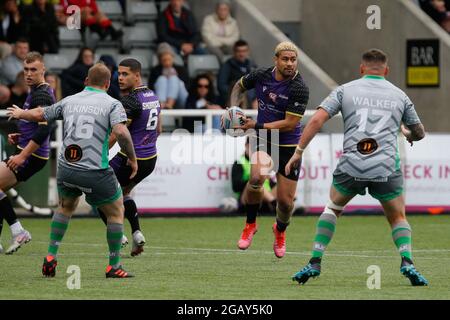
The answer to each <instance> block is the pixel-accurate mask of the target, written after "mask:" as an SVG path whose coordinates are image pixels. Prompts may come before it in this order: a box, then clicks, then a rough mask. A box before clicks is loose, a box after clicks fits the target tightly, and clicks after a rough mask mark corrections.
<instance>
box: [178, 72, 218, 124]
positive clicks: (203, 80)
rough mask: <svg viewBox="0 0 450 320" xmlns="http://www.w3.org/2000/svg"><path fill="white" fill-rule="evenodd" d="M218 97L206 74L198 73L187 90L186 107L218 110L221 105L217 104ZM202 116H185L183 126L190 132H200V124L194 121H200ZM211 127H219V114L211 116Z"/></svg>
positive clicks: (202, 118)
mask: <svg viewBox="0 0 450 320" xmlns="http://www.w3.org/2000/svg"><path fill="white" fill-rule="evenodd" d="M217 103H218V99H217V96H216V95H215V93H214V85H213V82H212V81H211V79H210V78H209V76H208V75H206V74H199V75H198V76H197V77H196V78H195V79H194V81H193V82H192V86H191V88H190V91H189V97H188V99H187V102H186V109H209V110H220V109H222V107H221V106H220V105H218V104H217ZM202 120H204V117H185V118H183V128H185V129H187V130H189V131H190V132H194V131H195V132H197V131H199V132H202V131H203V129H202V125H200V126H197V124H196V123H194V122H195V121H198V122H201V121H202ZM213 129H221V128H220V116H213Z"/></svg>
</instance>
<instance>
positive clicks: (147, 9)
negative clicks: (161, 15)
mask: <svg viewBox="0 0 450 320" xmlns="http://www.w3.org/2000/svg"><path fill="white" fill-rule="evenodd" d="M129 11H130V12H129V13H128V14H129V15H130V17H129V18H130V20H131V21H133V22H137V21H154V20H156V19H157V18H158V10H157V9H156V5H155V3H154V2H140V1H132V2H131V3H130V10H129Z"/></svg>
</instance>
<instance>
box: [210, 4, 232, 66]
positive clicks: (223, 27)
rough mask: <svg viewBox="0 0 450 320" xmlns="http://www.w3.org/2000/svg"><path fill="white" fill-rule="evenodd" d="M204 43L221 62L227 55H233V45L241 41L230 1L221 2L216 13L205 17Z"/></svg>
mask: <svg viewBox="0 0 450 320" xmlns="http://www.w3.org/2000/svg"><path fill="white" fill-rule="evenodd" d="M202 37H203V41H204V42H205V43H206V45H207V49H208V51H209V52H211V53H213V54H215V55H216V56H217V57H218V58H219V60H220V62H221V63H222V62H224V56H225V55H231V54H232V52H233V45H234V43H235V42H236V41H238V40H239V28H238V24H237V22H236V20H235V19H234V18H233V17H231V15H230V1H228V0H219V1H218V2H217V5H216V12H215V13H212V14H210V15H208V16H206V17H205V19H204V20H203V25H202Z"/></svg>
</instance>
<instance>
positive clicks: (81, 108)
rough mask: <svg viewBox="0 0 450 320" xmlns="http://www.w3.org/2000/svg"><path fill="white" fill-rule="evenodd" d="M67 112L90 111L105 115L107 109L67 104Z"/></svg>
mask: <svg viewBox="0 0 450 320" xmlns="http://www.w3.org/2000/svg"><path fill="white" fill-rule="evenodd" d="M65 110H66V111H67V112H68V113H83V114H84V113H91V114H95V115H100V114H101V115H102V116H104V117H105V116H106V115H107V114H108V110H106V109H105V108H100V107H96V106H86V105H77V104H75V105H70V104H69V105H68V106H67V107H66V109H65Z"/></svg>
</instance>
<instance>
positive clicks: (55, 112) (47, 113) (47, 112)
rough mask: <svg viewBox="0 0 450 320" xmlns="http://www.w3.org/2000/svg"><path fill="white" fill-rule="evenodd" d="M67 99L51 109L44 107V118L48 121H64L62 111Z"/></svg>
mask: <svg viewBox="0 0 450 320" xmlns="http://www.w3.org/2000/svg"><path fill="white" fill-rule="evenodd" d="M64 100H65V99H63V100H61V101H59V102H57V103H55V104H52V105H51V106H49V107H44V118H45V120H47V121H49V122H50V121H54V120H62V119H63V114H62V110H63V106H62V104H63V102H64Z"/></svg>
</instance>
